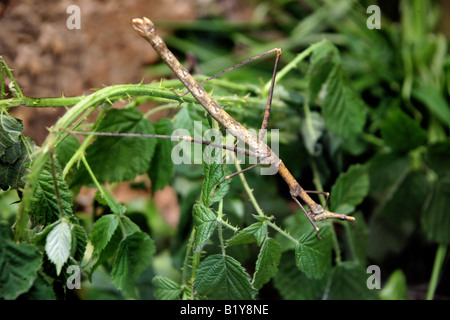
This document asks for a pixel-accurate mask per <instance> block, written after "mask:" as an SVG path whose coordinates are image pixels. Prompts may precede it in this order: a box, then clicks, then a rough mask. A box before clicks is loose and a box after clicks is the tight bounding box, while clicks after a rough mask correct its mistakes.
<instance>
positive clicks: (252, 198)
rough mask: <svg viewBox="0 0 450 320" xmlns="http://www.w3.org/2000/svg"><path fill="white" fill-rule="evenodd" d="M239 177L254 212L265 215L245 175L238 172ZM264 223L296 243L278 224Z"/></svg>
mask: <svg viewBox="0 0 450 320" xmlns="http://www.w3.org/2000/svg"><path fill="white" fill-rule="evenodd" d="M233 156H234V163H235V165H236V169H237V170H238V171H241V170H242V169H241V165H240V164H239V161H238V160H237V157H236V154H233ZM239 178H240V179H241V181H242V184H243V185H244V189H245V192H246V193H247V195H248V197H249V198H250V202H251V203H252V205H253V208H255V210H256V212H257V213H258V215H259V216H261V217H265V216H266V215H265V214H264V212H263V210H262V209H261V207H260V206H259V203H258V201H256V198H255V196H254V195H253V190H252V189H251V188H250V186H249V185H248V183H247V179H245V176H244V174H243V173H240V174H239ZM266 223H267V224H268V225H269V226H271V227H272V228H273V229H275V230H276V231H278V232H279V233H280V234H282V235H283V236H285V237H286V238H288V239H289V240H291V241H292V242H294V243H297V242H298V241H297V239H295V238H294V237H293V236H291V235H290V234H289V233H287V232H286V231H284V230H283V229H281V228H280V227H279V226H277V225H276V224H275V223H273V222H272V221H266Z"/></svg>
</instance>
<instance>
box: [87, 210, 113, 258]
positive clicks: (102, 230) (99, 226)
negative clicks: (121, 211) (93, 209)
mask: <svg viewBox="0 0 450 320" xmlns="http://www.w3.org/2000/svg"><path fill="white" fill-rule="evenodd" d="M119 219H120V218H119V216H118V215H115V214H108V215H104V216H102V217H100V219H98V220H97V221H96V222H95V223H94V225H93V226H92V231H91V234H90V239H91V242H92V245H93V246H94V252H95V253H100V252H101V251H102V250H103V249H104V248H105V247H106V245H107V244H108V243H109V241H110V240H111V237H112V236H113V234H114V232H115V231H116V229H117V227H118V226H119Z"/></svg>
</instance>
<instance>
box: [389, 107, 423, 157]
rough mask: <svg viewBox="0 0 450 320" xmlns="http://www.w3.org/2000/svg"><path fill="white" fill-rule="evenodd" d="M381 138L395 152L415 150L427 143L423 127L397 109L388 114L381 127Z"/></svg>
mask: <svg viewBox="0 0 450 320" xmlns="http://www.w3.org/2000/svg"><path fill="white" fill-rule="evenodd" d="M381 137H382V138H383V140H384V142H385V144H386V145H387V146H389V147H391V149H392V150H393V151H395V152H399V153H404V152H407V151H409V150H413V149H415V148H417V147H419V146H421V145H423V144H424V143H425V142H426V141H427V133H426V131H425V130H423V129H422V127H421V126H420V125H419V123H417V122H416V121H414V120H413V119H411V118H410V117H409V116H407V115H406V114H405V113H404V112H403V111H401V110H399V109H397V110H395V111H393V112H391V113H389V114H388V116H387V117H386V119H385V120H384V122H383V123H382V125H381Z"/></svg>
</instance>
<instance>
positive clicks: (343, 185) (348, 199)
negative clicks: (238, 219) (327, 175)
mask: <svg viewBox="0 0 450 320" xmlns="http://www.w3.org/2000/svg"><path fill="white" fill-rule="evenodd" d="M368 192H369V175H368V174H367V172H366V169H365V167H363V166H361V165H359V164H356V165H352V166H350V168H349V169H348V170H347V172H345V173H341V174H340V175H339V177H338V179H337V180H336V182H335V184H334V185H333V187H332V188H331V196H330V208H331V210H332V211H334V212H339V213H345V214H348V213H350V212H352V211H354V210H355V208H356V206H357V205H359V204H360V203H361V202H362V201H363V200H364V198H365V197H366V195H367V194H368Z"/></svg>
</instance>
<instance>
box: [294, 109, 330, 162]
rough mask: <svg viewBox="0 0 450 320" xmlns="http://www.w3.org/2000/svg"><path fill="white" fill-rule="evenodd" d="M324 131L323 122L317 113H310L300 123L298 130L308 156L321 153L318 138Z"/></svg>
mask: <svg viewBox="0 0 450 320" xmlns="http://www.w3.org/2000/svg"><path fill="white" fill-rule="evenodd" d="M324 129H325V122H324V120H323V118H322V116H321V115H320V114H319V113H318V112H310V113H309V116H308V117H306V118H305V120H304V121H302V126H301V128H300V130H301V132H302V137H303V143H304V144H305V148H306V150H308V153H309V154H310V155H314V156H316V155H318V154H320V153H321V151H322V150H321V146H320V145H319V144H318V141H319V139H320V137H321V136H322V134H323V131H324Z"/></svg>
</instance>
